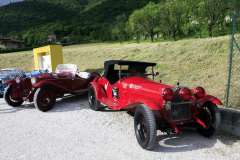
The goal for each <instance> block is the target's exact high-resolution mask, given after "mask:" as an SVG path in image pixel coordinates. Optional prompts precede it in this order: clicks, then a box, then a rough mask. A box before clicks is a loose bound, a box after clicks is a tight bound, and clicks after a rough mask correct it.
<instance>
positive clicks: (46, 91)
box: [34, 86, 56, 112]
mask: <svg viewBox="0 0 240 160" xmlns="http://www.w3.org/2000/svg"><path fill="white" fill-rule="evenodd" d="M55 102H56V93H55V91H54V90H53V89H52V88H51V87H46V86H45V87H40V88H38V89H37V91H36V93H35V94H34V106H35V107H36V108H37V109H38V110H40V111H42V112H46V111H49V110H50V109H52V107H53V106H54V104H55Z"/></svg>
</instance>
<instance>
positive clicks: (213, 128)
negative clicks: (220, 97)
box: [196, 102, 221, 137]
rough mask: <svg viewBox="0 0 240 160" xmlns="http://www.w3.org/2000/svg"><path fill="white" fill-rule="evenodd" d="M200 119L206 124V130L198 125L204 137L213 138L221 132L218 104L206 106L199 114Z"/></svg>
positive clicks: (207, 104) (197, 127) (209, 103)
mask: <svg viewBox="0 0 240 160" xmlns="http://www.w3.org/2000/svg"><path fill="white" fill-rule="evenodd" d="M198 118H199V119H200V120H201V121H203V122H204V123H205V124H206V128H203V127H202V126H201V125H200V124H197V125H196V129H197V131H198V133H199V134H201V135H203V136H204V137H212V136H214V135H216V134H217V133H218V132H219V130H220V125H221V114H220V111H219V109H218V107H217V105H216V104H214V103H212V102H208V103H206V104H204V106H203V107H202V109H201V111H200V112H199V114H198Z"/></svg>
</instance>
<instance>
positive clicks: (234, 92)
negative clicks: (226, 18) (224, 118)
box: [226, 12, 240, 109]
mask: <svg viewBox="0 0 240 160" xmlns="http://www.w3.org/2000/svg"><path fill="white" fill-rule="evenodd" d="M239 17H240V16H239V15H237V14H236V12H234V16H233V20H232V21H233V29H232V35H231V48H230V49H231V50H230V51H231V52H230V61H229V75H228V85H227V91H226V107H230V108H238V109H239V108H240V35H239V34H235V32H236V31H238V30H240V26H239V25H237V23H236V21H237V20H238V19H239Z"/></svg>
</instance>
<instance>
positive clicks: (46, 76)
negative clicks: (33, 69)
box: [35, 72, 73, 80]
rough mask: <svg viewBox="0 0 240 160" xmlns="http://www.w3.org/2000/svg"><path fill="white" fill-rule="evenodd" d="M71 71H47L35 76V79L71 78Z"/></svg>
mask: <svg viewBox="0 0 240 160" xmlns="http://www.w3.org/2000/svg"><path fill="white" fill-rule="evenodd" d="M72 75H73V74H72V73H68V72H64V73H48V74H43V75H38V76H35V77H36V78H37V80H45V79H62V78H72Z"/></svg>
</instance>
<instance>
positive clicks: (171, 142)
mask: <svg viewBox="0 0 240 160" xmlns="http://www.w3.org/2000/svg"><path fill="white" fill-rule="evenodd" d="M182 131H183V133H182V134H171V135H167V134H166V133H162V132H160V131H158V133H157V143H156V146H155V148H154V150H153V151H147V150H144V149H142V148H141V147H140V146H139V145H138V143H137V140H136V138H135V133H134V129H133V117H132V116H131V115H130V114H128V113H127V112H125V111H113V110H110V109H106V108H105V109H103V110H102V111H98V112H96V111H92V110H91V109H90V108H89V106H88V101H87V95H86V94H84V95H76V96H70V95H68V96H67V97H64V98H59V99H57V102H56V104H55V107H54V108H53V109H52V110H51V111H48V112H46V113H43V112H40V111H38V110H36V109H35V108H34V105H33V103H29V102H25V103H24V104H23V105H22V106H20V107H15V108H13V107H10V106H8V105H7V104H6V103H5V101H4V99H3V98H0V159H1V160H8V159H13V160H17V159H24V160H25V159H27V160H33V159H34V160H38V159H48V160H49V159H51V160H62V159H63V160H65V159H66V160H74V159H84V160H85V159H98V160H99V159H104V160H106V159H121V160H122V159H124V160H126V159H169V160H175V159H181V160H182V159H188V160H189V159H213V160H220V159H230V160H232V159H233V160H234V159H236V160H237V159H239V158H240V152H239V150H240V139H239V138H238V137H234V136H231V135H228V134H224V133H219V134H218V135H217V136H215V137H213V138H211V139H209V138H205V137H202V136H200V135H198V134H197V133H196V132H195V130H194V129H187V128H186V129H184V130H182Z"/></svg>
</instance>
